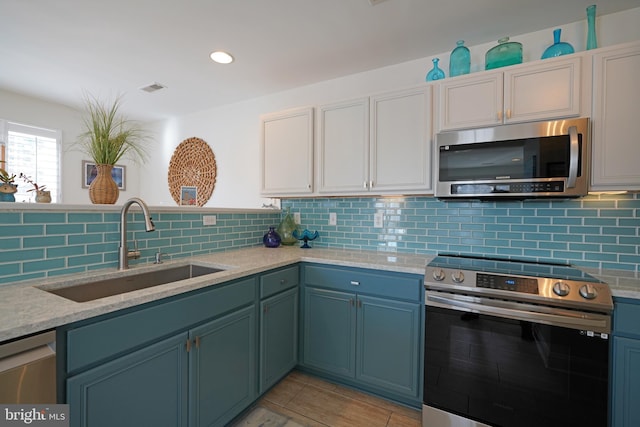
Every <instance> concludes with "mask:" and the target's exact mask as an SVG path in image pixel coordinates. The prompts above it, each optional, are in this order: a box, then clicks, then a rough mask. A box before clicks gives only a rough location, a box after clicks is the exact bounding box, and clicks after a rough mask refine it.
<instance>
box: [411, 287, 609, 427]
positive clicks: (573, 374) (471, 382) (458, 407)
mask: <svg viewBox="0 0 640 427" xmlns="http://www.w3.org/2000/svg"><path fill="white" fill-rule="evenodd" d="M488 301H489V300H487V299H483V298H477V297H468V296H459V295H451V294H446V293H441V292H430V291H427V297H426V304H427V306H426V318H425V319H426V320H425V326H426V327H425V369H424V381H425V382H424V406H423V426H428V427H433V426H438V427H454V426H455V427H457V426H465V427H472V426H484V425H489V426H496V427H497V426H499V427H529V426H530V427H540V426H545V427H570V426H580V427H602V426H606V425H607V399H608V395H607V387H608V385H607V384H608V354H609V352H608V344H609V342H608V334H607V333H604V332H591V331H590V329H586V328H585V329H580V327H579V326H578V325H577V324H576V325H573V324H574V323H575V320H576V319H574V318H573V317H574V316H572V315H569V316H568V317H569V318H571V319H570V320H568V321H567V322H564V321H561V322H559V323H561V324H562V326H557V325H555V324H554V323H555V322H554V321H553V319H554V317H556V316H557V317H558V318H559V319H560V320H562V318H563V317H565V315H564V314H566V313H568V311H567V310H559V312H560V314H555V313H550V312H551V311H553V310H554V309H550V308H540V310H541V311H543V313H531V315H530V316H529V315H527V314H525V313H526V312H527V310H522V309H520V308H512V307H508V306H509V305H519V303H511V302H504V301H503V302H499V303H498V305H499V306H500V307H497V308H498V310H496V312H497V313H498V314H497V315H493V314H491V311H492V307H487V306H486V305H485V303H487V302H488ZM525 307H526V305H525ZM510 311H512V312H513V314H514V315H513V316H510V315H509V314H508V313H509V312H510ZM563 313H564V314H563ZM538 314H543V315H542V316H538ZM585 315H586V317H588V318H589V319H587V320H588V323H590V326H591V325H594V326H596V327H595V328H594V329H600V328H598V327H597V325H600V324H603V323H602V322H604V323H606V324H607V325H608V324H609V321H610V319H608V318H607V316H606V315H591V314H585ZM580 316H581V315H578V317H580ZM528 317H530V318H531V320H526V319H527V318H528ZM607 327H608V326H607ZM602 330H606V327H605V329H601V331H602Z"/></svg>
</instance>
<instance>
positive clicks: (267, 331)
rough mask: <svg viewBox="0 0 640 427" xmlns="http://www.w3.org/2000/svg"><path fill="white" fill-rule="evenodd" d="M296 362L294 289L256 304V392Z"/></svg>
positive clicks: (295, 292)
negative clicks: (258, 343)
mask: <svg viewBox="0 0 640 427" xmlns="http://www.w3.org/2000/svg"><path fill="white" fill-rule="evenodd" d="M297 363H298V289H297V288H294V289H290V290H288V291H285V292H282V293H280V294H277V295H274V296H272V297H270V298H267V299H265V300H264V301H262V302H261V303H260V393H261V394H262V393H263V392H265V391H266V390H267V389H268V388H269V387H271V386H272V385H274V384H275V383H276V382H277V381H278V380H279V379H280V378H282V377H283V376H284V375H286V374H287V373H288V372H289V371H290V370H291V369H293V368H294V367H295V366H296V364H297Z"/></svg>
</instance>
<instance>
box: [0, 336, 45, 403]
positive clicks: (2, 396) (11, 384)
mask: <svg viewBox="0 0 640 427" xmlns="http://www.w3.org/2000/svg"><path fill="white" fill-rule="evenodd" d="M55 340H56V335H55V332H54V331H49V332H45V333H43V334H38V335H33V336H30V337H27V338H23V339H19V340H16V341H11V342H8V343H6V344H2V345H0V403H4V404H12V403H56V350H55V344H56V343H55Z"/></svg>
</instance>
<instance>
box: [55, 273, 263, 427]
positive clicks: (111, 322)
mask: <svg viewBox="0 0 640 427" xmlns="http://www.w3.org/2000/svg"><path fill="white" fill-rule="evenodd" d="M257 301H258V297H257V278H256V277H251V278H249V279H242V280H239V281H236V282H231V283H229V284H223V285H216V286H213V287H211V288H210V289H206V290H204V291H201V292H194V293H191V294H188V295H186V296H180V297H176V298H173V299H171V300H168V301H166V302H159V303H155V304H151V305H149V306H145V307H143V308H138V309H132V310H127V311H123V312H122V313H114V314H111V315H108V316H105V317H103V318H100V319H99V320H95V321H85V322H80V323H79V324H73V325H69V326H68V327H65V328H61V329H60V330H59V331H58V342H59V353H58V354H59V358H60V359H61V361H60V362H59V363H62V364H64V369H63V372H65V374H64V384H65V385H66V400H67V402H68V403H69V405H70V425H71V426H72V427H87V426H88V427H102V426H104V427H113V426H119V427H138V426H154V427H156V426H167V427H187V426H188V427H195V426H208V427H209V426H224V425H226V424H227V423H228V422H229V421H230V420H232V419H233V418H234V417H235V416H237V415H238V414H239V413H240V412H242V411H243V410H244V409H246V407H247V406H249V405H250V404H251V403H252V402H253V401H254V400H255V399H256V398H257V375H258V373H257V343H258V337H257V335H256V328H257V317H256V316H257V305H256V303H257ZM60 344H62V345H60ZM60 347H61V348H60ZM59 366H60V365H59Z"/></svg>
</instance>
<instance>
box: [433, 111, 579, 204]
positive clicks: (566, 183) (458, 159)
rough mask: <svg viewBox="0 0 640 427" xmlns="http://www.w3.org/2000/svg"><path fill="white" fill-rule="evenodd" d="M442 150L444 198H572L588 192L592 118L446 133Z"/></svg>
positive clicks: (439, 185) (439, 184) (439, 138)
mask: <svg viewBox="0 0 640 427" xmlns="http://www.w3.org/2000/svg"><path fill="white" fill-rule="evenodd" d="M436 149H437V153H436V154H437V156H436V157H437V158H436V162H437V177H436V188H435V195H436V197H438V198H440V199H456V198H467V199H500V198H509V199H530V198H538V197H542V198H550V197H558V198H570V197H580V196H584V195H586V194H587V192H588V186H589V162H590V150H591V147H590V127H589V119H588V118H579V119H568V120H555V121H546V122H532V123H519V124H512V125H503V126H496V127H492V128H481V129H469V130H459V131H448V132H441V133H439V134H437V135H436Z"/></svg>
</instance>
